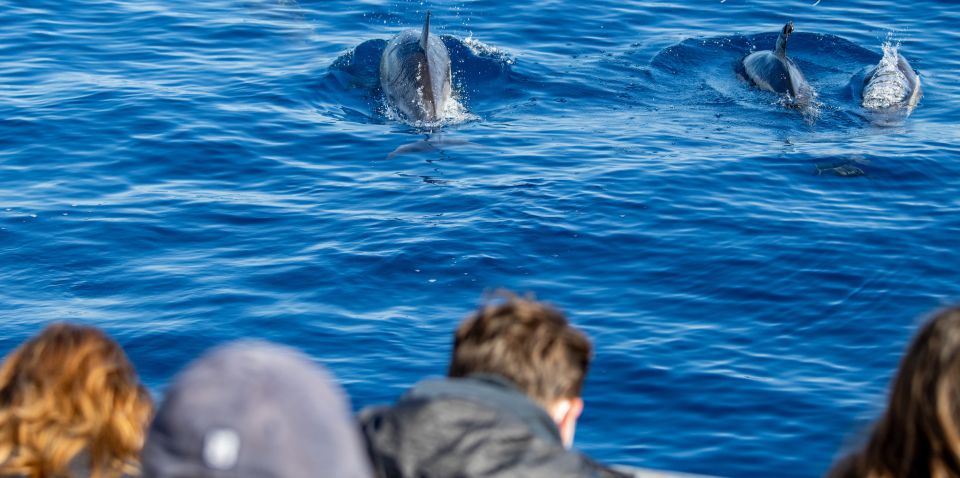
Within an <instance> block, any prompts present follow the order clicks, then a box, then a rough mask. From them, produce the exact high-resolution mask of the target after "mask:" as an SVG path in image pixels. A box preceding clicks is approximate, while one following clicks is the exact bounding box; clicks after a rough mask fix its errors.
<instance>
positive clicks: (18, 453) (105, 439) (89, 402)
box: [0, 323, 153, 478]
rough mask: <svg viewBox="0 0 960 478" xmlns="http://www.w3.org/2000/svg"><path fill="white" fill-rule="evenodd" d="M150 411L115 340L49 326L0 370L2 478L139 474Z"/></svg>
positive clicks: (76, 327)
mask: <svg viewBox="0 0 960 478" xmlns="http://www.w3.org/2000/svg"><path fill="white" fill-rule="evenodd" d="M152 413H153V404H152V402H151V399H150V394H149V392H148V391H147V390H146V389H145V388H144V387H143V386H142V385H141V384H140V381H139V379H138V378H137V374H136V372H135V371H134V368H133V365H132V364H131V363H130V361H129V360H128V359H127V356H126V354H125V353H124V351H123V349H122V348H121V347H120V345H118V344H117V342H115V341H114V340H113V339H111V338H110V337H108V336H107V335H106V334H104V333H103V332H101V331H100V330H98V329H96V328H94V327H88V326H80V325H72V324H65V323H61V324H54V325H50V326H49V327H47V328H46V329H44V330H43V331H42V332H41V333H40V334H39V335H37V336H35V337H33V338H32V339H30V340H28V341H27V342H26V343H24V344H23V345H21V346H20V347H18V348H17V349H16V350H14V351H13V352H12V353H11V354H10V355H8V356H7V357H6V359H5V360H4V361H3V365H2V366H0V476H3V477H22V478H67V477H70V478H81V477H90V478H118V477H120V476H125V475H126V476H134V475H137V474H139V454H140V449H141V447H142V446H143V442H144V435H145V434H146V428H147V424H148V423H149V421H150V416H151V414H152Z"/></svg>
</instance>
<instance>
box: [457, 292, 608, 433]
mask: <svg viewBox="0 0 960 478" xmlns="http://www.w3.org/2000/svg"><path fill="white" fill-rule="evenodd" d="M501 296H503V300H502V301H499V302H493V303H488V304H486V305H484V306H482V307H480V309H478V310H477V311H476V313H474V314H473V315H472V316H471V317H469V318H467V320H465V321H464V322H463V323H462V324H461V325H460V327H459V328H458V329H457V331H456V334H455V338H454V345H453V357H452V359H451V361H450V369H449V372H448V375H450V376H451V377H466V376H468V375H471V374H494V375H498V376H501V377H504V378H506V379H508V380H510V381H511V382H513V383H514V384H515V385H516V386H517V387H518V388H519V389H520V390H521V391H522V392H524V393H525V394H526V395H527V396H528V397H530V398H531V399H532V400H533V401H535V402H537V403H538V404H540V406H542V407H543V408H544V409H545V410H546V411H547V413H549V414H550V416H551V417H552V418H553V420H554V422H556V424H557V426H558V427H559V429H560V434H561V437H562V438H563V442H564V444H565V445H567V446H570V445H571V444H572V443H573V435H574V432H575V429H576V422H577V418H579V416H580V413H581V412H582V411H583V400H582V398H581V396H582V390H583V382H584V379H585V377H586V375H587V367H588V366H589V364H590V358H591V345H590V341H589V340H588V339H587V337H586V336H585V335H583V333H581V332H580V331H578V330H577V329H575V328H573V327H572V326H571V325H570V324H569V323H568V322H567V319H566V318H565V317H564V316H563V314H562V313H561V312H560V311H559V310H557V309H555V308H553V307H551V306H550V305H548V304H545V303H543V302H537V301H535V300H533V299H524V298H520V297H517V296H514V295H512V294H501Z"/></svg>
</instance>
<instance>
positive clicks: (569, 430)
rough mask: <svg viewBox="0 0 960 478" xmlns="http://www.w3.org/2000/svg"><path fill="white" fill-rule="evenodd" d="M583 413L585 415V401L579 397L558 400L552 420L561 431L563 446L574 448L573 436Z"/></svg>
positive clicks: (551, 412)
mask: <svg viewBox="0 0 960 478" xmlns="http://www.w3.org/2000/svg"><path fill="white" fill-rule="evenodd" d="M581 413H583V399H582V398H579V397H577V398H564V399H561V400H557V401H556V402H555V403H554V405H553V407H551V410H550V415H551V418H553V422H554V423H556V424H557V428H558V429H559V430H560V438H561V439H562V440H563V446H565V447H567V448H570V447H572V446H573V436H574V435H575V434H576V431H577V420H578V419H579V418H580V414H581Z"/></svg>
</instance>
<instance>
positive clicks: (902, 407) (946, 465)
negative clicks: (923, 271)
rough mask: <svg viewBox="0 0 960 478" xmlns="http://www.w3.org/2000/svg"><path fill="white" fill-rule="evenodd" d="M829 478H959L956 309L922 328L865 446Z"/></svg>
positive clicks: (959, 333) (959, 321)
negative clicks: (957, 477) (888, 401)
mask: <svg viewBox="0 0 960 478" xmlns="http://www.w3.org/2000/svg"><path fill="white" fill-rule="evenodd" d="M828 476H830V477H833V478H841V477H843V478H846V477H858V478H867V477H870V478H914V477H917V478H919V477H923V478H929V477H948V476H950V477H956V476H960V307H952V308H949V309H945V310H943V311H941V312H939V313H938V314H936V315H935V316H933V318H932V319H930V321H929V322H927V323H926V324H925V325H924V326H923V328H921V329H920V332H919V333H918V334H917V336H916V337H915V338H914V339H913V343H911V344H910V347H909V348H908V349H907V352H906V354H905V355H904V356H903V359H902V360H901V362H900V368H899V370H898V372H897V376H896V378H895V379H894V381H893V388H892V390H891V392H890V403H889V405H888V406H887V410H886V412H884V414H883V416H882V417H881V418H880V420H878V421H877V423H876V425H875V426H874V428H873V430H872V431H871V433H870V435H869V437H868V439H867V442H866V445H865V446H864V447H863V448H862V449H861V450H859V451H857V452H854V453H852V454H850V455H849V456H847V457H846V458H845V459H844V460H842V461H841V462H840V463H838V464H837V465H836V466H835V467H834V469H833V470H831V471H830V473H829V475H828Z"/></svg>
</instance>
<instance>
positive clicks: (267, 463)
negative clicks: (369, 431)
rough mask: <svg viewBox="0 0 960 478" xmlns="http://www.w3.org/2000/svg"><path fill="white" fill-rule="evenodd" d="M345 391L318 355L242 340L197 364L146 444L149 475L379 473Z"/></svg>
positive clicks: (353, 476) (224, 477)
mask: <svg viewBox="0 0 960 478" xmlns="http://www.w3.org/2000/svg"><path fill="white" fill-rule="evenodd" d="M368 460H369V458H368V457H367V454H366V449H365V448H364V446H363V442H362V441H361V438H360V432H359V429H358V427H357V426H356V424H355V423H354V421H353V418H352V416H351V411H350V405H349V403H348V401H347V398H346V396H345V394H344V393H343V392H342V391H341V389H340V387H339V386H337V384H336V383H335V382H334V381H333V379H332V378H331V377H330V376H329V375H328V374H327V373H326V372H325V371H324V370H323V369H321V368H320V367H319V366H317V365H315V364H313V363H312V362H311V361H310V359H309V358H307V357H306V356H304V355H302V354H301V353H299V352H296V351H294V350H292V349H289V348H286V347H281V346H279V345H273V344H269V343H266V342H238V343H234V344H230V345H227V346H224V347H220V348H218V349H215V350H214V351H212V352H210V353H208V354H206V355H204V356H203V357H201V358H200V359H198V360H196V361H195V362H194V363H192V364H190V365H189V366H188V367H187V369H186V370H185V371H184V372H182V373H181V374H180V375H179V376H178V377H177V378H176V379H175V380H174V383H173V384H172V385H171V386H170V388H169V389H168V390H167V393H166V396H165V397H164V400H163V402H162V403H161V404H160V407H159V409H158V410H157V416H156V418H155V419H154V421H153V424H152V425H151V426H150V432H149V435H148V437H147V444H146V446H144V449H143V473H144V476H145V477H146V478H183V477H189V478H259V477H264V476H273V477H277V478H323V477H335V478H370V477H371V472H370V465H369V463H368Z"/></svg>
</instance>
